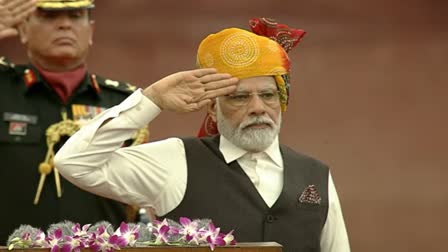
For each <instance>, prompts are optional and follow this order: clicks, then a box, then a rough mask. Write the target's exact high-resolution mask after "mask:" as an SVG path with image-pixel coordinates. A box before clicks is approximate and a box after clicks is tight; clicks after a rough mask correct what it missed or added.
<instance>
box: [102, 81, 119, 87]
mask: <svg viewBox="0 0 448 252" xmlns="http://www.w3.org/2000/svg"><path fill="white" fill-rule="evenodd" d="M104 83H105V84H106V85H108V86H113V87H118V86H120V82H118V81H113V80H105V81H104Z"/></svg>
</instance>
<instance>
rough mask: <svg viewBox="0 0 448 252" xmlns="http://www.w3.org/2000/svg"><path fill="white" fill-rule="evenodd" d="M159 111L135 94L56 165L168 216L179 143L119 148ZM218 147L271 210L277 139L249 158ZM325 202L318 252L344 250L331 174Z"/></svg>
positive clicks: (182, 172)
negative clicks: (325, 207) (326, 214)
mask: <svg viewBox="0 0 448 252" xmlns="http://www.w3.org/2000/svg"><path fill="white" fill-rule="evenodd" d="M160 112H161V111H160V108H158V107H157V106H156V105H155V104H154V103H153V102H152V101H151V100H149V99H147V98H146V97H145V96H144V95H143V94H142V92H141V90H137V91H136V92H134V93H133V94H132V95H131V96H129V97H128V98H127V99H126V100H125V101H123V102H122V103H121V104H120V105H117V106H115V107H113V108H111V109H109V110H107V111H105V112H103V113H102V114H100V115H99V116H98V117H96V118H95V119H94V120H92V121H91V122H90V123H89V124H87V125H85V126H84V127H82V128H81V130H79V131H78V132H77V133H76V134H75V135H73V136H72V137H71V138H70V139H69V140H68V141H67V142H66V144H65V145H64V146H63V147H62V148H61V149H60V150H59V152H58V153H57V155H56V157H55V165H56V167H58V169H59V171H60V173H61V174H62V175H63V176H64V177H65V178H66V179H68V180H69V181H70V182H72V183H74V184H75V185H77V186H79V187H81V188H83V189H85V190H88V191H90V192H92V193H96V194H99V195H101V196H104V197H108V198H112V199H115V200H118V201H122V202H124V203H127V204H132V205H138V206H140V207H151V208H153V209H155V211H156V214H157V215H165V214H167V213H169V212H170V211H172V210H173V209H175V208H176V207H177V206H178V205H179V204H180V202H181V200H182V198H183V196H184V194H185V190H186V186H187V177H188V176H187V162H186V155H185V149H184V145H183V142H182V140H181V139H179V138H169V139H166V140H162V141H157V142H152V143H147V144H142V145H138V146H133V147H127V148H120V147H121V144H122V143H123V141H125V140H127V139H129V138H130V137H132V135H133V134H134V132H135V131H136V130H138V129H140V128H142V127H145V126H146V125H147V124H148V123H149V122H151V121H152V120H153V119H154V118H156V117H157V115H158V114H159V113H160ZM110 119H113V120H110ZM105 121H107V123H106V124H105ZM219 149H220V151H221V152H222V154H223V155H224V158H225V161H226V162H227V163H230V162H232V161H234V160H237V162H238V163H239V164H240V166H241V167H242V168H243V170H244V171H245V173H246V174H247V176H248V177H249V178H250V180H251V181H252V183H253V184H254V186H255V187H256V188H257V190H258V192H259V193H260V195H261V196H262V198H263V199H264V201H265V202H266V204H267V205H268V206H272V205H273V204H274V203H275V201H276V200H277V198H278V197H279V195H280V193H281V190H282V187H283V159H282V156H281V153H280V149H279V143H278V138H277V139H276V140H275V141H274V143H273V144H272V145H271V146H270V147H269V148H268V149H267V150H266V151H264V152H262V153H255V154H251V153H248V152H247V151H245V150H243V149H241V148H238V147H237V146H235V145H233V144H232V143H231V142H229V141H228V140H227V139H225V138H224V137H222V136H221V139H220V146H219ZM328 200H329V209H328V216H327V219H326V223H325V225H324V228H323V231H322V236H321V250H322V251H323V252H330V251H331V252H348V251H350V247H349V242H348V237H347V232H346V228H345V223H344V219H343V216H342V210H341V207H340V203H339V199H338V195H337V192H336V189H335V186H334V184H333V180H332V177H331V174H330V175H329V178H328Z"/></svg>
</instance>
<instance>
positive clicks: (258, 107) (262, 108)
mask: <svg viewBox="0 0 448 252" xmlns="http://www.w3.org/2000/svg"><path fill="white" fill-rule="evenodd" d="M247 106H248V107H249V113H251V114H257V115H259V114H264V113H265V112H266V104H265V103H264V101H263V99H261V98H260V96H258V94H253V95H252V97H251V99H250V101H249V104H248V105H247Z"/></svg>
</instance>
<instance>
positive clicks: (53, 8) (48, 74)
mask: <svg viewBox="0 0 448 252" xmlns="http://www.w3.org/2000/svg"><path fill="white" fill-rule="evenodd" d="M93 7H94V3H93V0H71V1H62V0H52V1H51V0H37V1H36V0H34V1H31V0H0V39H4V38H7V37H11V36H14V35H18V36H19V37H20V40H21V42H22V43H23V44H24V45H25V47H26V50H27V55H28V58H29V64H26V65H14V64H12V63H10V62H8V61H7V60H6V59H5V58H4V57H0V84H1V85H0V95H1V98H0V113H1V118H2V121H1V123H0V153H1V157H2V158H1V162H2V165H1V168H0V178H1V183H0V198H1V199H2V215H1V218H0V245H1V244H6V240H7V238H8V235H9V234H10V233H12V232H13V231H14V229H15V228H17V227H19V225H21V224H29V225H32V226H35V227H39V228H42V229H43V230H45V229H46V228H48V226H49V225H50V224H52V223H57V222H60V221H63V220H70V221H73V222H78V223H80V224H87V223H92V224H93V223H95V222H98V221H101V220H105V221H109V222H111V223H112V224H113V225H114V226H115V227H118V225H119V223H120V222H121V221H126V219H125V217H126V208H125V206H124V205H123V204H122V203H119V202H116V201H113V200H110V199H105V198H102V197H99V196H96V195H94V194H90V193H88V192H85V191H83V190H80V189H79V188H77V187H75V186H73V185H72V184H71V183H68V182H67V181H66V180H64V179H62V178H59V176H57V175H58V174H57V171H56V170H54V169H53V166H52V155H53V154H54V151H56V150H57V149H58V147H60V145H61V142H63V141H65V140H66V139H67V137H68V136H69V135H70V134H72V133H74V131H75V130H77V127H79V125H80V124H81V123H83V122H85V121H86V120H88V119H90V118H93V116H95V115H96V114H99V113H100V112H101V111H102V110H105V109H107V108H109V107H112V106H113V105H116V104H119V103H120V102H121V101H123V100H124V99H125V98H126V97H127V96H129V94H131V93H132V91H135V88H134V87H133V86H131V85H128V84H127V83H123V82H118V81H112V80H109V79H105V78H103V77H100V76H97V75H94V74H92V73H89V72H88V71H87V66H86V57H87V53H88V50H89V47H90V46H91V45H92V35H93V20H92V19H91V16H90V15H91V14H90V12H91V9H92V8H93ZM52 126H53V127H52ZM143 127H144V126H143ZM46 134H49V135H48V136H46ZM48 137H50V138H51V139H50V142H52V143H51V144H49V143H48V140H49V139H48ZM47 156H48V157H47ZM53 173H54V175H53Z"/></svg>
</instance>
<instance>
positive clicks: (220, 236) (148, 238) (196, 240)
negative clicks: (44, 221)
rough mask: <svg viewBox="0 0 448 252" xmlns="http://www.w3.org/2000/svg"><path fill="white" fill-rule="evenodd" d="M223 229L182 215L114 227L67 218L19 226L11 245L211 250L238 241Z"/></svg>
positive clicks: (64, 249) (65, 251)
mask: <svg viewBox="0 0 448 252" xmlns="http://www.w3.org/2000/svg"><path fill="white" fill-rule="evenodd" d="M232 233H233V231H230V232H229V233H227V234H224V233H221V232H220V228H219V227H215V225H214V224H213V223H212V221H210V220H207V219H197V220H190V219H189V218H185V217H181V218H180V219H179V222H176V221H173V220H170V219H164V220H163V221H157V220H155V221H153V222H150V223H148V224H144V223H138V224H135V223H124V222H122V223H121V225H120V227H119V228H118V229H116V230H115V231H114V229H113V226H112V225H111V224H110V223H109V222H105V221H103V222H98V223H96V224H95V225H90V224H87V225H84V226H82V227H81V225H80V224H79V223H73V222H70V221H64V222H60V223H56V224H52V225H51V226H50V227H49V229H48V230H47V233H44V232H43V231H42V230H40V229H38V228H34V227H32V226H29V225H22V226H20V227H19V228H18V229H16V230H15V231H14V232H13V233H12V234H11V235H10V236H9V239H8V244H7V245H8V249H9V250H12V249H15V248H20V249H22V248H50V249H51V252H58V251H61V252H80V250H81V249H83V248H90V250H92V251H93V252H99V251H101V252H113V251H114V250H119V249H120V248H124V247H145V246H156V245H174V246H176V245H177V246H185V245H191V246H194V245H202V244H207V245H208V246H210V249H211V250H214V248H215V247H216V246H226V245H235V244H236V240H235V238H234V236H233V235H232Z"/></svg>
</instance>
